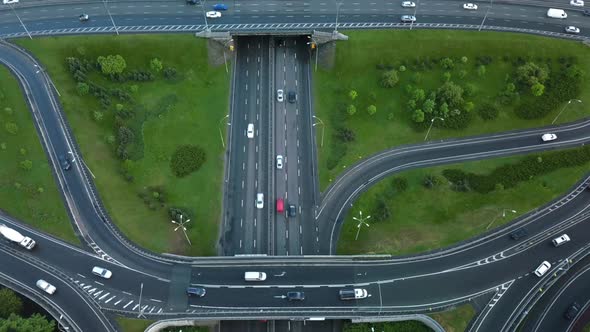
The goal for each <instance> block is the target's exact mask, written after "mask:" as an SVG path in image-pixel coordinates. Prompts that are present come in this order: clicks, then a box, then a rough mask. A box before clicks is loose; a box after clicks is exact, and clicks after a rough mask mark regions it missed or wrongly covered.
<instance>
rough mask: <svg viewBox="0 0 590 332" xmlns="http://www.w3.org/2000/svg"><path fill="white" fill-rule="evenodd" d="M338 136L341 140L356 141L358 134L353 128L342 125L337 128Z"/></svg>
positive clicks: (345, 141) (346, 141)
mask: <svg viewBox="0 0 590 332" xmlns="http://www.w3.org/2000/svg"><path fill="white" fill-rule="evenodd" d="M336 138H338V140H340V141H341V142H344V143H348V142H354V140H355V138H356V135H355V133H354V131H352V130H351V129H348V128H344V127H341V128H338V129H336Z"/></svg>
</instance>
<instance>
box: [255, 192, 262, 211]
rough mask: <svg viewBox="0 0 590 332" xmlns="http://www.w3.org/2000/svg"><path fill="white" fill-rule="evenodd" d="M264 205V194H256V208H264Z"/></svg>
mask: <svg viewBox="0 0 590 332" xmlns="http://www.w3.org/2000/svg"><path fill="white" fill-rule="evenodd" d="M263 207H264V194H263V193H258V194H256V208H257V209H262V208H263Z"/></svg>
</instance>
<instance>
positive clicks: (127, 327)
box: [117, 317, 154, 332]
mask: <svg viewBox="0 0 590 332" xmlns="http://www.w3.org/2000/svg"><path fill="white" fill-rule="evenodd" d="M153 322H154V321H153V320H147V319H134V318H125V317H117V324H119V327H120V328H121V331H123V332H143V331H145V329H146V328H147V327H148V326H150V324H152V323H153Z"/></svg>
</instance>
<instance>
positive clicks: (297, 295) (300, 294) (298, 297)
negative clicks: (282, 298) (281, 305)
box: [287, 292, 305, 301]
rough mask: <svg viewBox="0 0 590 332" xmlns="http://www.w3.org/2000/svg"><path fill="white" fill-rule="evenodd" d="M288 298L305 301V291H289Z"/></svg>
mask: <svg viewBox="0 0 590 332" xmlns="http://www.w3.org/2000/svg"><path fill="white" fill-rule="evenodd" d="M287 299H288V300H289V301H303V300H305V294H304V293H303V292H288V293H287Z"/></svg>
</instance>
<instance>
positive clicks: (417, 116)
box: [412, 110, 424, 123]
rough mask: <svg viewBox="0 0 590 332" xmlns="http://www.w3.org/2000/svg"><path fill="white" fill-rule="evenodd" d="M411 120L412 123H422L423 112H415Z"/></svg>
mask: <svg viewBox="0 0 590 332" xmlns="http://www.w3.org/2000/svg"><path fill="white" fill-rule="evenodd" d="M412 120H413V121H414V122H418V123H421V122H424V112H422V110H415V111H414V114H412Z"/></svg>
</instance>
